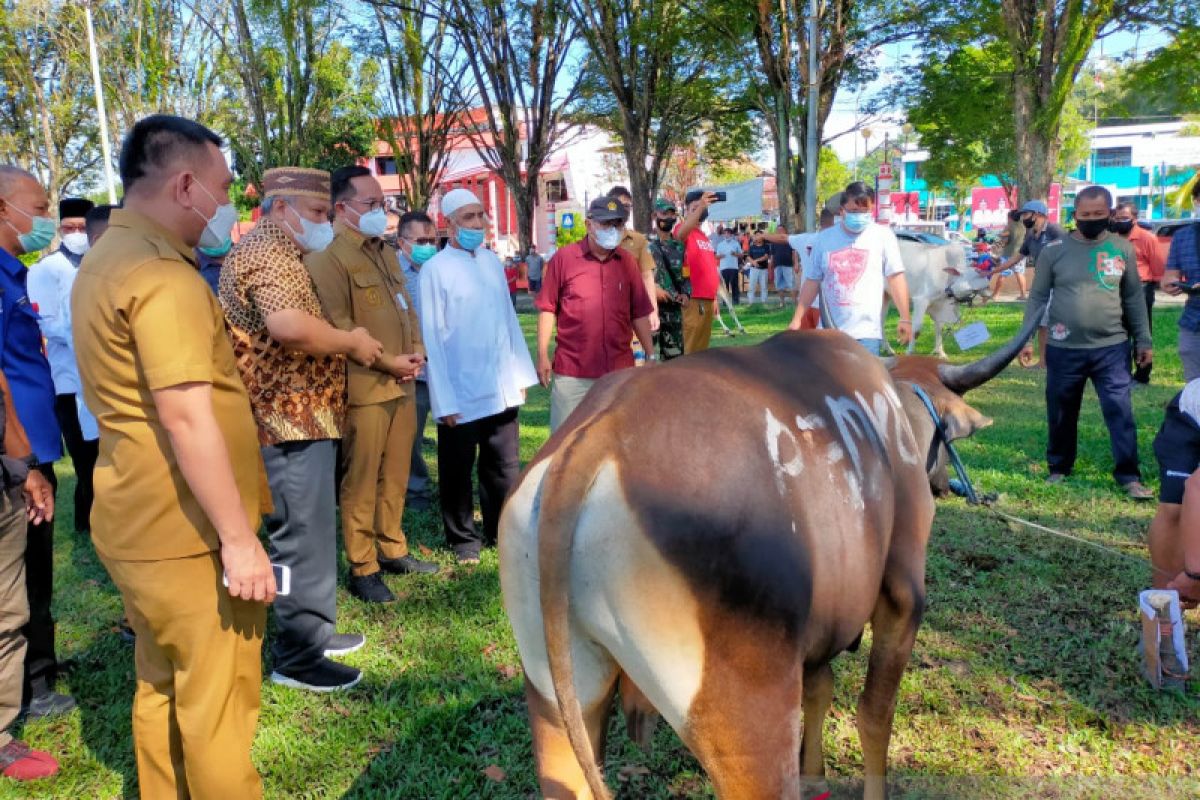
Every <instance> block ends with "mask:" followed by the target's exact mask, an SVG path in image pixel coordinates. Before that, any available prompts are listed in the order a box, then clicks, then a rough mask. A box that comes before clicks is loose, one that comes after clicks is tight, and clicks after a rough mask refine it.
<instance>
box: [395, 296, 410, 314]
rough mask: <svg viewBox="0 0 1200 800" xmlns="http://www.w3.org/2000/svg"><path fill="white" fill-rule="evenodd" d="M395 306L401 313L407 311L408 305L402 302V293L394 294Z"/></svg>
mask: <svg viewBox="0 0 1200 800" xmlns="http://www.w3.org/2000/svg"><path fill="white" fill-rule="evenodd" d="M396 305H398V306H400V310H401V311H408V303H407V302H405V300H404V292H396Z"/></svg>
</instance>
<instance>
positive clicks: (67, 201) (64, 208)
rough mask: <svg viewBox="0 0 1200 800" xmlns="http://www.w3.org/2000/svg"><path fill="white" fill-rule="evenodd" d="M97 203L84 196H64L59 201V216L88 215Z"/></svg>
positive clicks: (66, 217)
mask: <svg viewBox="0 0 1200 800" xmlns="http://www.w3.org/2000/svg"><path fill="white" fill-rule="evenodd" d="M95 205H96V204H95V203H93V202H92V201H91V200H87V199H85V198H83V197H64V198H63V199H62V200H59V201H58V218H59V219H68V218H70V217H86V216H87V212H89V211H91V210H92V208H93V207H94V206H95Z"/></svg>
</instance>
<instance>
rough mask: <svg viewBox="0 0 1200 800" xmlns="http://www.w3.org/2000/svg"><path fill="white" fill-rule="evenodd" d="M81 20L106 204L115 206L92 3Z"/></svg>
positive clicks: (89, 0)
mask: <svg viewBox="0 0 1200 800" xmlns="http://www.w3.org/2000/svg"><path fill="white" fill-rule="evenodd" d="M83 18H84V21H85V22H86V24H87V37H88V51H89V53H90V54H91V59H92V85H93V86H94V88H95V95H96V116H98V117H99V118H100V154H101V156H102V157H103V160H104V181H105V183H107V184H108V202H109V204H110V205H114V206H115V205H116V204H117V182H116V179H115V178H114V177H113V168H112V152H111V151H110V150H109V147H108V117H107V116H106V115H105V113H104V85H103V84H102V83H101V82H100V57H99V56H98V55H97V54H96V32H95V30H94V29H93V28H92V2H91V0H85V1H84V4H83Z"/></svg>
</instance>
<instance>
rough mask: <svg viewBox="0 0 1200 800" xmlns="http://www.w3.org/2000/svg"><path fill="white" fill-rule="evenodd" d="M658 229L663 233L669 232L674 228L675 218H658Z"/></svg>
mask: <svg viewBox="0 0 1200 800" xmlns="http://www.w3.org/2000/svg"><path fill="white" fill-rule="evenodd" d="M658 229H659V230H660V231H663V232H664V233H670V232H671V231H672V230H674V229H675V220H673V219H660V220H658Z"/></svg>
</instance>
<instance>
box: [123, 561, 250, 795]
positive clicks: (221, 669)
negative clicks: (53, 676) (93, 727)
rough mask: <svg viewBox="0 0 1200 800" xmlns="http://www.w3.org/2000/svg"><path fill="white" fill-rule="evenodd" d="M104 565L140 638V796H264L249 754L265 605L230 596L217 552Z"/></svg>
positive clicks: (136, 723)
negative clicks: (224, 582)
mask: <svg viewBox="0 0 1200 800" xmlns="http://www.w3.org/2000/svg"><path fill="white" fill-rule="evenodd" d="M101 560H102V561H103V562H104V567H105V568H106V569H107V570H108V574H109V575H111V576H112V579H113V583H115V584H116V585H117V588H118V589H120V591H121V597H122V599H123V600H124V601H125V612H126V614H128V616H129V625H130V627H132V628H133V631H134V633H135V634H137V641H136V643H135V645H134V663H135V664H136V666H137V691H136V693H135V694H134V698H133V746H134V752H135V755H136V757H137V767H138V784H139V786H140V787H141V796H142V797H143V798H144V799H145V800H159V798H167V799H169V800H174V799H175V798H195V800H210V798H211V800H227V799H228V798H233V797H237V798H260V797H262V781H261V779H260V778H259V776H258V772H257V771H256V770H255V769H254V763H253V762H252V761H251V759H250V748H251V746H252V745H253V744H254V729H255V727H256V726H257V725H258V708H259V689H260V688H261V685H262V640H263V632H264V630H265V629H266V626H267V606H266V605H265V604H264V603H253V602H247V601H245V600H239V599H236V598H234V597H232V596H231V595H230V594H229V591H228V589H226V588H225V586H224V584H223V583H222V579H221V578H222V575H223V574H224V570H223V569H222V567H221V560H220V558H218V556H217V554H216V553H203V554H201V555H197V556H190V557H187V558H174V559H165V560H161V561H117V560H112V559H106V558H102V559H101Z"/></svg>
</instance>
